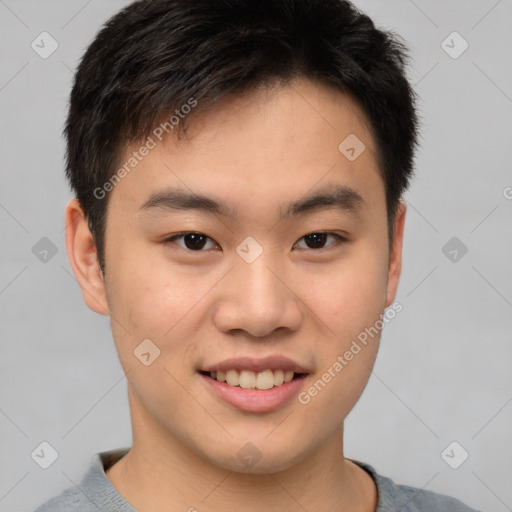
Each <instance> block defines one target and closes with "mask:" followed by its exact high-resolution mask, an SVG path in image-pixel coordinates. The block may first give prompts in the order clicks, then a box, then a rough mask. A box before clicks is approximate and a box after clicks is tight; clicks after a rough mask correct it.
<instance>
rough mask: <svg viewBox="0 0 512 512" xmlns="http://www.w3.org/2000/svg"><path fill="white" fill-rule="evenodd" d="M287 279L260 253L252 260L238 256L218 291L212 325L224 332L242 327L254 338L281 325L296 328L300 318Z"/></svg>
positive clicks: (301, 314) (293, 294) (294, 296)
mask: <svg viewBox="0 0 512 512" xmlns="http://www.w3.org/2000/svg"><path fill="white" fill-rule="evenodd" d="M272 267H274V268H272ZM287 281H289V279H287V277H286V275H285V273H284V272H283V271H278V270H276V269H275V265H271V264H270V262H269V261H267V259H266V258H265V257H264V255H262V256H260V257H259V258H258V259H257V260H256V261H254V262H252V263H246V262H245V261H243V260H242V259H240V260H239V261H237V262H236V263H235V268H234V269H233V270H232V271H231V272H230V273H229V275H228V276H227V279H226V282H225V283H224V286H223V289H222V291H221V293H220V297H219V301H218V303H217V307H216V309H215V312H214V315H213V320H214V323H215V325H216V327H217V328H218V329H219V330H220V331H222V332H224V333H230V332H231V333H232V332H233V331H237V330H243V331H245V332H247V333H249V334H250V335H251V336H255V337H264V336H268V335H270V334H272V332H273V331H275V330H277V329H280V330H282V329H283V328H284V329H286V330H291V331H296V330H298V329H299V326H300V324H301V322H302V319H303V313H302V308H301V301H300V299H299V298H298V297H297V296H296V295H295V293H294V292H293V286H291V283H288V282H287Z"/></svg>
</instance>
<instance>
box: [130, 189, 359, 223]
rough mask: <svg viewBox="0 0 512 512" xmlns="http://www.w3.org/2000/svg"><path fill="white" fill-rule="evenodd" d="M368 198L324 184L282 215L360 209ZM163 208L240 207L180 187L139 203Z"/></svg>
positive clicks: (227, 211)
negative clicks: (230, 205)
mask: <svg viewBox="0 0 512 512" xmlns="http://www.w3.org/2000/svg"><path fill="white" fill-rule="evenodd" d="M364 205H365V202H364V199H363V198H362V196H361V195H360V194H359V193H358V192H356V191H355V190H354V189H353V188H351V187H348V186H346V185H338V184H336V185H331V186H324V187H322V188H321V189H320V190H317V191H316V192H314V193H310V194H307V195H306V196H305V197H303V198H301V199H298V200H296V201H292V202H291V203H289V204H287V205H285V206H284V208H281V219H284V218H289V217H292V216H297V215H300V214H303V213H311V212H316V211H321V210H327V209H337V210H340V211H342V212H346V213H353V214H355V213H359V212H360V210H361V209H362V208H363V207H364ZM152 210H157V211H158V210H160V211H163V212H171V211H175V210H198V211H201V212H204V213H207V214H213V215H220V216H222V217H226V218H234V217H236V215H237V210H236V209H233V208H230V207H228V206H227V205H224V204H221V203H219V202H218V201H215V200H214V199H212V198H209V197H206V196H203V195H201V194H197V193H193V192H186V191H183V190H179V189H166V190H163V191H159V192H155V193H154V194H152V195H151V196H150V197H149V198H148V199H147V200H146V201H145V202H144V204H143V205H142V206H141V207H140V210H139V211H140V212H149V211H152Z"/></svg>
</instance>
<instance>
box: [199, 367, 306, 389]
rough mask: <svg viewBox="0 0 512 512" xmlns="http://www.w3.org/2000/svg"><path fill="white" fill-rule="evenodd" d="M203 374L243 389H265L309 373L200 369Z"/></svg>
mask: <svg viewBox="0 0 512 512" xmlns="http://www.w3.org/2000/svg"><path fill="white" fill-rule="evenodd" d="M199 373H201V374H202V375H205V376H206V377H208V378H210V379H213V380H216V381H217V382H222V383H224V384H226V385H228V386H231V387H235V388H236V387H238V388H243V389H258V390H261V391H265V390H267V389H272V388H275V387H279V386H282V385H283V384H286V383H288V382H291V381H292V380H297V379H302V378H305V377H306V376H307V375H308V374H307V373H296V372H293V371H292V370H270V369H269V370H264V371H262V372H253V371H250V370H241V371H239V370H235V369H233V370H228V371H226V372H222V371H214V372H207V371H200V372H199Z"/></svg>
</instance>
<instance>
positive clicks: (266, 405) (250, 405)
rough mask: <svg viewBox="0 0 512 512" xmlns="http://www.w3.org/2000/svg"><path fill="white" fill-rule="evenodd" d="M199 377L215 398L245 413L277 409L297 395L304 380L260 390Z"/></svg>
mask: <svg viewBox="0 0 512 512" xmlns="http://www.w3.org/2000/svg"><path fill="white" fill-rule="evenodd" d="M199 375H200V376H201V377H202V378H203V379H204V380H205V381H206V383H207V385H208V386H210V389H212V391H213V392H214V393H215V394H216V395H217V396H219V397H220V398H222V399H223V400H225V401H226V402H228V403H229V404H231V405H232V406H234V407H236V408H237V409H240V410H241V411H245V412H269V411H273V410H275V409H278V408H279V407H281V406H283V405H284V404H285V403H286V402H288V401H289V400H291V399H292V398H293V397H294V396H296V395H297V394H298V393H299V390H300V388H301V387H302V386H303V385H304V381H305V380H306V376H304V377H299V378H296V379H293V380H291V381H290V382H285V383H284V384H281V385H280V386H275V387H273V388H271V389H265V390H261V389H244V388H240V387H235V386H230V385H228V384H226V383H225V382H219V381H218V380H215V379H212V378H211V377H208V376H206V375H203V374H202V373H200V374H199Z"/></svg>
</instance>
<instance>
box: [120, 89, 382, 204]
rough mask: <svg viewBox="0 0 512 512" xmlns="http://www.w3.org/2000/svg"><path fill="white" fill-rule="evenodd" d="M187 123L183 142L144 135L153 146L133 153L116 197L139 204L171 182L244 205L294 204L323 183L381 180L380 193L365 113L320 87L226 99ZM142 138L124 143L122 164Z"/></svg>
mask: <svg viewBox="0 0 512 512" xmlns="http://www.w3.org/2000/svg"><path fill="white" fill-rule="evenodd" d="M198 107H200V104H199V105H198ZM186 122H187V137H186V138H184V139H182V140H177V139H176V137H174V136H173V134H172V131H170V134H169V136H167V137H163V138H162V140H159V138H158V137H157V136H155V135H154V133H153V134H150V139H151V141H152V142H151V144H150V145H151V146H152V149H151V150H149V151H146V152H145V153H146V156H144V157H143V158H140V155H139V159H138V160H137V163H136V166H135V167H134V168H133V169H132V170H131V171H130V172H129V173H127V176H126V178H123V180H122V181H121V182H120V183H119V184H118V185H117V186H116V187H115V190H114V191H113V196H114V197H113V198H112V199H113V200H114V201H115V197H116V196H123V199H124V200H125V201H128V200H129V199H128V198H130V199H131V201H132V202H133V204H132V205H131V206H132V209H139V208H140V207H141V206H142V205H143V204H144V203H145V202H147V201H148V198H150V197H151V196H154V195H155V194H156V193H158V192H159V191H161V190H162V189H163V188H166V187H167V188H168V187H170V186H175V188H176V186H178V187H179V188H180V189H182V190H184V191H188V192H191V193H198V194H200V193H202V192H206V191H208V192H209V195H210V196H211V194H213V195H214V196H215V197H216V198H218V199H219V202H220V201H222V202H223V203H224V202H229V203H230V204H232V205H234V207H236V206H237V205H238V206H241V207H242V210H243V208H244V207H245V206H249V203H254V202H258V201H259V202H260V204H261V205H263V204H267V203H268V202H269V201H271V200H272V198H276V197H277V195H280V196H281V197H282V196H283V195H286V196H289V198H290V201H292V200H293V199H297V197H298V196H302V195H304V194H306V193H308V192H311V191H312V190H313V189H314V188H315V187H317V186H320V187H321V186H323V185H325V184H326V183H328V182H330V183H332V182H336V183H339V184H340V185H345V186H347V187H351V188H353V189H358V188H359V189H360V190H359V192H360V195H362V196H364V195H368V193H371V189H372V187H373V188H375V186H376V185H380V187H381V189H382V190H380V191H378V190H377V192H380V193H383V182H382V180H381V179H380V172H379V169H378V166H377V158H376V151H375V143H374V140H373V138H372V136H371V132H370V129H369V124H368V122H367V119H366V117H365V115H364V113H363V111H362V110H361V109H360V107H359V106H358V104H357V102H356V101H355V100H353V98H351V97H350V96H348V95H346V94H344V93H341V92H339V91H337V90H335V89H334V88H332V87H329V86H326V85H324V84H319V83H316V82H311V81H308V80H300V81H296V82H292V83H290V84H289V85H288V86H285V87H279V88H274V89H267V88H261V89H258V90H255V91H251V92H250V93H247V94H245V95H243V96H238V97H230V98H227V99H225V100H224V101H222V102H220V103H219V104H218V105H216V106H215V107H213V108H210V109H208V110H206V111H205V112H201V113H200V114H199V115H197V116H195V115H194V116H193V117H192V116H191V118H190V119H189V120H186ZM147 142H148V139H145V140H143V141H141V142H139V143H137V144H133V145H131V146H130V147H128V148H126V151H125V154H124V156H123V158H122V159H121V160H124V162H123V163H126V162H127V161H128V160H129V159H130V157H131V158H133V154H134V152H136V153H140V149H141V148H142V147H144V145H147ZM361 189H367V190H366V191H365V190H361ZM203 195H204V194H203ZM370 195H371V194H370ZM279 202H280V203H282V201H279ZM235 203H237V205H236V204H235ZM236 210H237V211H238V210H239V208H236ZM255 210H256V209H255Z"/></svg>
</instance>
